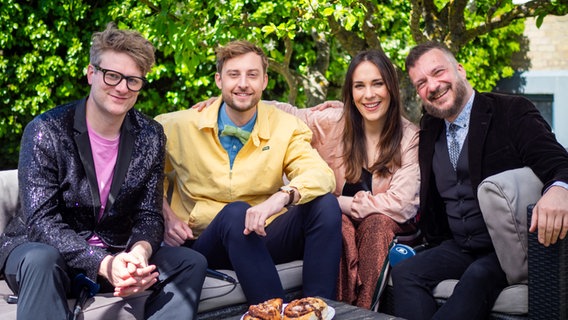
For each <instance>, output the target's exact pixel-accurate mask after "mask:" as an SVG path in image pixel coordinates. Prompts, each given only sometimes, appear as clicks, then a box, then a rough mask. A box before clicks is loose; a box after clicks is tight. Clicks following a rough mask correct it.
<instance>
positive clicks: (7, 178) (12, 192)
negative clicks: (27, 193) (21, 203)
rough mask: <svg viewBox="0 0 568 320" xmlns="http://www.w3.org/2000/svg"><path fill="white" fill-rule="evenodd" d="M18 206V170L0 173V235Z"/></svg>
mask: <svg viewBox="0 0 568 320" xmlns="http://www.w3.org/2000/svg"><path fill="white" fill-rule="evenodd" d="M17 206H18V170H16V169H14V170H2V171H0V233H2V232H3V231H4V227H6V225H7V224H8V222H10V220H11V219H12V217H13V216H14V215H15V214H16V208H17Z"/></svg>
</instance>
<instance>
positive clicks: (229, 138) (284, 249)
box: [156, 41, 341, 304]
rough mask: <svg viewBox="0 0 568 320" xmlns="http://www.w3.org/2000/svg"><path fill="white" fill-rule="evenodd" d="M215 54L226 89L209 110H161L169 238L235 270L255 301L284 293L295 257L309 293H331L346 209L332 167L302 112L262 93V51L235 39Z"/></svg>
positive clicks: (219, 82) (217, 76)
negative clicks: (287, 266)
mask: <svg viewBox="0 0 568 320" xmlns="http://www.w3.org/2000/svg"><path fill="white" fill-rule="evenodd" d="M216 54H217V73H216V74H215V81H216V84H217V86H218V87H219V89H221V94H222V97H221V98H220V99H218V100H217V101H216V102H215V103H213V104H212V105H211V106H210V107H209V108H207V109H206V110H205V111H202V112H198V111H197V110H195V109H190V110H183V111H178V112H172V113H168V114H163V115H160V116H158V117H156V120H158V122H160V123H161V124H162V125H163V126H164V131H165V133H166V136H167V138H168V140H167V145H166V165H165V171H166V174H168V176H169V179H167V180H166V182H165V188H164V189H165V190H166V192H167V190H171V204H170V205H168V202H167V201H164V217H165V221H166V234H165V240H164V241H165V243H166V244H167V245H171V246H180V245H184V246H189V247H191V248H193V249H195V250H197V251H199V252H201V253H202V254H203V255H204V256H205V257H206V258H207V261H208V263H209V266H210V267H211V268H229V269H233V270H235V272H236V274H237V277H238V278H239V282H240V283H241V286H242V288H243V291H244V293H245V296H246V297H247V300H248V302H249V303H250V304H255V303H259V302H262V301H265V300H267V299H270V298H276V297H281V298H284V290H283V289H282V284H281V283H280V279H279V277H278V273H277V272H276V268H275V264H279V263H284V262H289V261H292V260H297V259H303V260H304V270H303V293H304V295H306V296H321V297H325V298H330V299H334V298H335V286H336V281H337V274H338V267H339V257H340V253H341V211H340V209H339V205H338V203H337V200H336V198H335V197H334V196H333V195H331V193H330V192H331V191H332V190H333V189H334V188H335V180H334V176H333V172H332V171H331V169H330V168H329V167H328V166H327V164H326V163H325V162H324V161H323V160H322V159H321V157H320V156H319V155H318V153H317V151H315V150H314V149H312V147H311V145H310V141H311V137H312V133H311V131H310V130H309V128H308V127H307V126H306V125H305V124H304V123H303V122H302V121H301V120H300V119H297V118H296V117H294V116H292V115H289V114H286V113H284V112H282V111H280V110H278V109H276V108H274V107H272V106H269V105H266V104H264V103H262V102H261V101H260V100H261V95H262V91H263V90H264V89H265V88H266V85H267V83H268V76H267V67H268V59H267V58H266V55H265V54H264V52H263V51H262V49H260V48H259V47H257V46H255V45H253V44H251V43H249V42H246V41H234V42H231V43H229V44H227V45H225V46H223V47H220V48H219V49H218V50H217V52H216ZM283 176H285V177H286V180H289V183H288V184H287V185H285V184H284V182H283V181H284V180H283Z"/></svg>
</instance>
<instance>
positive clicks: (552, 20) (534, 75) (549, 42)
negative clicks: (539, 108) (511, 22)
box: [520, 15, 568, 147]
mask: <svg viewBox="0 0 568 320" xmlns="http://www.w3.org/2000/svg"><path fill="white" fill-rule="evenodd" d="M525 35H526V36H527V37H528V38H529V52H528V56H529V58H530V60H531V68H530V69H529V71H527V72H523V73H522V74H521V77H522V78H524V80H525V85H524V86H522V88H521V89H520V92H521V93H526V94H552V95H554V101H553V104H552V115H553V119H552V127H553V130H554V133H555V134H556V137H557V139H558V141H559V142H560V143H561V144H562V145H563V146H565V147H568V125H566V123H567V122H568V15H566V16H561V17H557V16H547V17H545V18H544V22H543V24H542V25H541V27H540V28H537V27H536V22H535V20H534V19H527V21H526V22H525Z"/></svg>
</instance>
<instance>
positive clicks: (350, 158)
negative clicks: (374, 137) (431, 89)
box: [342, 50, 402, 183]
mask: <svg viewBox="0 0 568 320" xmlns="http://www.w3.org/2000/svg"><path fill="white" fill-rule="evenodd" d="M364 61H369V62H371V63H373V64H374V65H375V66H376V67H377V68H378V69H379V71H380V72H381V75H382V77H383V81H384V82H385V85H386V86H387V90H388V92H389V95H390V104H389V106H388V110H387V113H386V121H385V125H384V127H383V130H382V132H381V137H380V141H379V144H378V150H379V151H380V154H379V157H378V159H377V161H376V162H375V163H373V164H372V165H370V167H369V171H370V172H372V173H374V174H375V173H376V174H378V175H379V176H381V177H386V176H388V175H390V174H392V173H393V172H394V170H395V169H396V168H398V167H400V165H401V157H402V156H401V151H400V142H401V140H402V122H401V117H402V106H401V100H400V93H399V87H398V77H397V74H396V70H395V69H394V66H393V64H392V63H391V61H390V60H389V58H388V57H387V56H386V55H385V54H384V52H382V51H379V50H368V51H363V52H360V53H359V54H357V56H355V58H353V60H352V61H351V64H349V68H348V69H347V74H346V75H345V83H344V84H343V91H342V97H343V104H344V107H343V116H344V117H345V127H344V129H343V146H344V154H343V161H344V164H345V178H346V180H347V181H348V182H350V183H355V182H358V181H359V180H360V179H361V170H362V168H363V167H364V166H365V165H366V163H367V148H366V147H365V141H366V138H365V131H364V129H363V116H362V115H361V113H360V112H359V110H357V107H356V106H355V102H354V101H353V73H354V71H355V69H356V68H357V66H359V65H360V64H361V63H362V62H364Z"/></svg>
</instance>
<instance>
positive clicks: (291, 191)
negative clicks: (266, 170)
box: [280, 186, 294, 207]
mask: <svg viewBox="0 0 568 320" xmlns="http://www.w3.org/2000/svg"><path fill="white" fill-rule="evenodd" d="M280 191H281V192H284V193H287V194H288V196H289V197H290V198H289V199H288V203H287V204H286V205H285V206H284V207H289V206H290V205H291V204H292V202H294V188H292V187H290V186H283V187H280Z"/></svg>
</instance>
